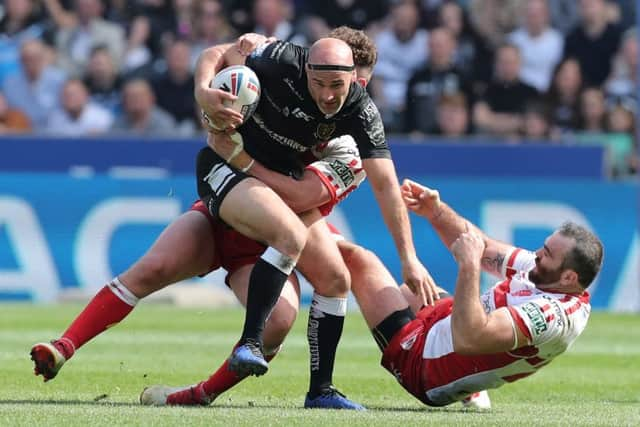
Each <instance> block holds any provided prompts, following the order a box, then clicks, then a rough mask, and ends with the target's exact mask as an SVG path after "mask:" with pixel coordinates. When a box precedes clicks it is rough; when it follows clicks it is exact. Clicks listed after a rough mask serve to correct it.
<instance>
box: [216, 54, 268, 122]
mask: <svg viewBox="0 0 640 427" xmlns="http://www.w3.org/2000/svg"><path fill="white" fill-rule="evenodd" d="M209 86H210V87H212V88H215V89H220V90H224V91H225V92H229V93H231V94H232V95H235V96H237V97H238V98H237V99H236V100H235V101H233V102H231V101H225V104H224V105H225V106H227V107H231V108H232V109H234V110H235V111H237V112H239V113H241V114H242V117H243V120H242V122H243V123H244V122H246V121H247V119H248V118H249V117H251V115H252V114H253V112H254V111H256V108H257V107H258V102H260V81H259V80H258V76H256V73H254V72H253V70H252V69H251V68H249V67H247V66H245V65H233V66H231V67H227V68H224V69H222V70H220V72H219V73H218V74H216V76H215V77H214V78H213V80H212V81H211V84H210V85H209ZM203 117H204V118H205V121H206V122H207V123H208V124H209V126H212V127H213V124H212V123H211V121H210V120H208V117H206V114H203Z"/></svg>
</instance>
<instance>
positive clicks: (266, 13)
mask: <svg viewBox="0 0 640 427" xmlns="http://www.w3.org/2000/svg"><path fill="white" fill-rule="evenodd" d="M293 13H294V11H293V4H292V3H291V2H289V1H287V0H256V2H255V3H254V4H253V22H254V23H255V27H254V28H253V32H254V33H258V34H263V35H265V36H267V37H275V38H276V39H278V40H284V41H288V42H291V43H294V44H297V45H299V46H307V45H308V44H309V42H308V40H307V38H306V36H305V35H304V34H302V33H299V32H297V31H296V29H295V27H294V25H293V23H292V22H291V18H292V16H293Z"/></svg>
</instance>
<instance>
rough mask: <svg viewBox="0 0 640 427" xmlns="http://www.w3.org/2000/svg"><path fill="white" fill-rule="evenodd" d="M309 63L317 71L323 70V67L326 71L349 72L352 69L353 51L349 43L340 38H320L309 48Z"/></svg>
mask: <svg viewBox="0 0 640 427" xmlns="http://www.w3.org/2000/svg"><path fill="white" fill-rule="evenodd" d="M309 65H310V68H311V69H314V68H315V69H317V71H323V68H324V70H326V71H347V72H351V71H352V70H353V69H354V63H353V53H352V52H351V48H350V47H349V45H348V44H347V43H345V42H344V41H342V40H339V39H334V38H330V37H327V38H322V39H320V40H318V41H316V42H315V43H314V44H313V45H311V48H310V49H309ZM315 66H320V67H319V68H317V67H315ZM332 67H333V68H332Z"/></svg>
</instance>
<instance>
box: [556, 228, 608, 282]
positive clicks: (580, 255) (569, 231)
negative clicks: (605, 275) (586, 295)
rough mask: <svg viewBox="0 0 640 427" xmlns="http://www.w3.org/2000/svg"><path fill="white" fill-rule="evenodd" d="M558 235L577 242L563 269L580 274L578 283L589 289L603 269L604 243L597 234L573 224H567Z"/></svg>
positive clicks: (565, 258)
mask: <svg viewBox="0 0 640 427" xmlns="http://www.w3.org/2000/svg"><path fill="white" fill-rule="evenodd" d="M558 233H560V234H561V235H563V236H565V237H569V238H571V239H573V240H574V241H575V245H574V246H573V248H572V249H571V250H570V251H569V252H568V253H567V255H566V256H565V257H564V261H563V262H562V268H563V269H571V270H573V271H575V272H576V273H577V274H578V281H579V282H580V284H581V285H582V287H583V288H585V289H586V288H587V287H588V286H589V285H590V284H591V282H593V279H595V277H596V275H597V274H598V272H599V271H600V267H602V256H603V247H602V242H601V241H600V239H598V237H596V235H595V234H593V233H592V232H591V231H589V230H587V229H586V228H585V227H582V226H580V225H578V224H576V223H573V222H570V221H569V222H565V223H564V224H562V226H560V228H559V229H558Z"/></svg>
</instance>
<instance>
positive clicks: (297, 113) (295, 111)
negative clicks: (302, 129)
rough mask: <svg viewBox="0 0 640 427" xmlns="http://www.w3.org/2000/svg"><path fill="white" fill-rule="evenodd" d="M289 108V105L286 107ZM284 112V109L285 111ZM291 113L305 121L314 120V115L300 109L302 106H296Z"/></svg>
mask: <svg viewBox="0 0 640 427" xmlns="http://www.w3.org/2000/svg"><path fill="white" fill-rule="evenodd" d="M285 108H287V107H285ZM283 112H284V111H283ZM291 115H292V116H293V117H297V118H298V119H302V120H304V121H305V122H310V121H311V120H313V117H312V116H310V115H308V114H307V113H305V112H304V111H302V110H301V109H300V107H296V108H294V109H293V111H291Z"/></svg>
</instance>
